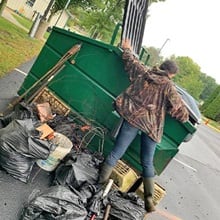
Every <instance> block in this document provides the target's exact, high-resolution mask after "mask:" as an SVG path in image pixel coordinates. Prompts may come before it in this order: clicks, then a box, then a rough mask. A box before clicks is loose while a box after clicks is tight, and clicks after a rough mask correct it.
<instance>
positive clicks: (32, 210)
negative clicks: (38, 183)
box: [20, 186, 88, 220]
mask: <svg viewBox="0 0 220 220" xmlns="http://www.w3.org/2000/svg"><path fill="white" fill-rule="evenodd" d="M87 214H88V213H87V210H86V208H85V207H84V205H83V201H82V200H81V198H80V195H79V193H77V192H76V191H75V192H73V191H71V190H70V189H68V188H66V187H63V186H53V187H50V188H49V190H48V191H47V192H45V193H43V194H40V195H39V196H36V197H35V198H33V199H32V200H30V202H29V204H28V206H27V207H26V208H25V209H24V211H23V214H22V215H21V218H20V219H23V220H32V219H36V220H44V219H45V220H48V219H54V220H55V219H59V220H64V219H65V220H70V219H71V220H72V219H75V220H84V219H86V216H87Z"/></svg>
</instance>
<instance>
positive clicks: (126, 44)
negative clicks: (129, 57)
mask: <svg viewBox="0 0 220 220" xmlns="http://www.w3.org/2000/svg"><path fill="white" fill-rule="evenodd" d="M121 48H122V49H130V50H132V47H131V43H130V40H129V39H123V40H122V42H121Z"/></svg>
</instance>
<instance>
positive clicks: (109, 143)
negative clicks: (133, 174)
mask: <svg viewBox="0 0 220 220" xmlns="http://www.w3.org/2000/svg"><path fill="white" fill-rule="evenodd" d="M74 44H81V49H80V51H79V52H78V54H76V55H75V57H74V60H75V63H74V64H72V63H71V62H69V61H67V62H66V65H65V68H64V69H62V70H61V72H60V73H59V74H58V75H56V76H55V77H54V78H53V79H52V80H51V81H50V83H49V85H48V89H49V90H50V91H51V92H52V93H53V94H54V95H56V96H57V97H58V98H59V99H60V100H62V102H64V103H65V104H66V105H67V106H69V107H70V109H71V110H72V112H74V113H76V114H77V115H78V116H79V117H80V118H83V119H85V120H86V121H88V122H90V123H91V124H92V125H93V126H94V128H95V129H94V131H96V133H95V134H98V135H94V137H93V139H92V140H91V141H90V143H89V145H88V147H89V148H91V149H92V150H97V148H100V140H103V138H104V143H103V144H102V145H101V147H102V148H103V152H104V154H105V155H106V154H107V153H108V152H110V150H111V149H112V147H113V144H114V138H112V135H111V132H112V130H113V129H114V128H115V126H117V123H118V121H119V116H118V115H117V113H116V112H115V111H114V109H113V107H112V103H113V101H114V100H115V98H116V97H117V95H119V94H120V93H121V91H123V90H124V89H125V88H126V87H127V86H128V84H129V80H128V77H127V74H126V72H125V71H124V66H123V62H122V59H121V54H122V51H121V50H120V49H119V48H118V47H115V46H113V45H110V44H106V43H103V42H101V41H97V40H93V39H91V38H88V37H85V36H82V35H79V34H76V33H72V32H69V31H66V30H63V29H59V28H56V27H54V28H53V30H52V32H51V34H50V36H49V38H48V40H47V42H46V43H45V45H44V47H43V49H42V50H41V52H40V54H39V56H38V57H37V59H36V61H35V63H34V65H33V66H32V68H31V70H30V72H29V73H28V75H27V77H26V78H25V80H24V82H23V84H22V86H21V88H20V89H19V91H18V93H19V95H22V94H23V93H24V92H25V91H26V90H28V89H29V88H30V87H31V86H32V85H33V84H34V83H35V82H36V81H37V80H39V79H40V78H41V77H42V76H43V75H44V74H45V73H46V72H47V71H48V70H49V69H50V68H51V67H52V66H53V65H55V64H56V62H57V61H58V60H59V59H60V58H61V57H62V56H63V54H65V52H66V51H68V50H69V49H70V48H71V47H72V46H73V45H74ZM195 131H196V128H195V127H194V126H193V125H192V124H191V123H190V122H187V123H180V122H178V121H176V120H175V119H173V118H171V117H170V116H169V115H167V117H166V121H165V128H164V135H163V138H162V141H161V143H160V144H158V145H157V149H156V154H155V161H154V164H155V170H156V172H157V174H158V175H159V174H161V172H162V171H163V170H164V169H165V167H166V165H167V164H168V163H169V161H170V160H171V159H172V158H173V157H174V156H175V155H176V153H177V152H178V147H179V145H180V144H181V143H182V142H183V140H184V138H185V137H186V136H187V135H188V134H189V133H190V134H193V133H194V132H195ZM101 134H103V136H102V135H101ZM139 146H140V144H139V136H137V138H136V139H135V140H134V141H133V143H132V144H131V146H130V148H129V149H128V151H127V152H126V154H125V155H124V157H123V158H122V159H124V160H125V161H126V162H127V163H128V164H129V165H130V166H131V167H133V168H134V169H135V170H137V171H140V170H141V166H140V159H139V151H140V147H139Z"/></svg>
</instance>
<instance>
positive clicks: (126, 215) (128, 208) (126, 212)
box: [108, 191, 146, 220]
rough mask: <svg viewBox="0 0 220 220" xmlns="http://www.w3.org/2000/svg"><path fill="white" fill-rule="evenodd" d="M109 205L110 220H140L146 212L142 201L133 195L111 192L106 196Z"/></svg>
mask: <svg viewBox="0 0 220 220" xmlns="http://www.w3.org/2000/svg"><path fill="white" fill-rule="evenodd" d="M108 200H109V201H108V202H109V204H111V211H110V218H109V219H111V220H120V219H121V220H141V219H144V216H145V214H146V211H145V209H144V201H143V200H142V199H141V198H140V197H138V196H137V194H135V193H121V192H119V191H112V192H110V193H109V195H108Z"/></svg>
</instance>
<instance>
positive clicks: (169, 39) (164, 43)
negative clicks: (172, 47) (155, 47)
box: [158, 38, 170, 55]
mask: <svg viewBox="0 0 220 220" xmlns="http://www.w3.org/2000/svg"><path fill="white" fill-rule="evenodd" d="M169 40H170V39H169V38H167V39H166V40H165V41H164V43H163V45H162V47H161V48H160V49H159V51H158V55H160V53H161V50H162V49H163V48H164V46H165V45H166V43H167V42H168V41H169Z"/></svg>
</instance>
